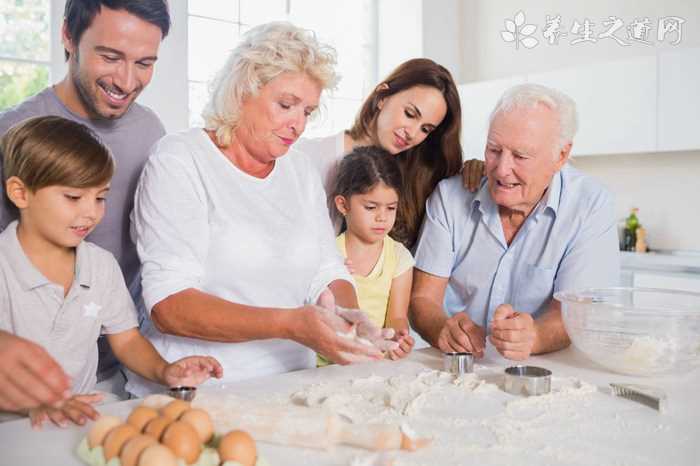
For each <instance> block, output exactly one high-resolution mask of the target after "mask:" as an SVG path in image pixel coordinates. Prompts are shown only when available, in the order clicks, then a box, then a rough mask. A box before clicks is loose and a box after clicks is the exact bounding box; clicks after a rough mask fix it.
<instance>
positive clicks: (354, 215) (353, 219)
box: [335, 182, 399, 244]
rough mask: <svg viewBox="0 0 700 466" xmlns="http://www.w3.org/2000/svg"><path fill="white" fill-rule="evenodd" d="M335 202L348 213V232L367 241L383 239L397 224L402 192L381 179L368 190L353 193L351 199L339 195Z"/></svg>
mask: <svg viewBox="0 0 700 466" xmlns="http://www.w3.org/2000/svg"><path fill="white" fill-rule="evenodd" d="M335 204H336V207H337V208H338V210H339V211H340V213H342V214H343V215H344V216H345V222H346V224H347V227H348V233H349V234H352V235H354V236H356V237H357V238H359V239H360V240H361V241H362V242H364V243H366V244H373V243H376V242H377V241H381V240H383V239H384V237H385V236H386V235H387V234H388V233H389V232H390V231H391V229H392V228H393V227H394V222H396V209H397V208H398V204H399V196H398V194H397V193H396V190H395V189H393V188H390V187H388V186H387V185H385V184H384V183H381V182H380V183H377V184H376V185H375V186H374V187H373V188H372V189H370V190H369V191H368V192H366V193H364V194H353V195H352V196H350V199H346V198H345V197H343V196H336V198H335Z"/></svg>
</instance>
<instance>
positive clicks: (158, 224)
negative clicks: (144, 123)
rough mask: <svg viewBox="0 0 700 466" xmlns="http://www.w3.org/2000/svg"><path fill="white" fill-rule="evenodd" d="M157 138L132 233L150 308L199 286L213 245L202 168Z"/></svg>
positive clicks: (138, 193) (140, 187)
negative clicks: (210, 242)
mask: <svg viewBox="0 0 700 466" xmlns="http://www.w3.org/2000/svg"><path fill="white" fill-rule="evenodd" d="M171 150H187V149H186V148H179V149H177V148H172V147H170V146H168V145H165V144H163V143H162V141H161V142H160V143H159V144H157V145H156V146H155V148H154V153H153V155H152V156H151V157H150V159H149V160H148V162H147V164H146V166H145V168H144V170H143V173H142V175H141V179H140V181H139V185H138V188H137V190H136V195H135V196H136V197H135V201H134V210H133V212H132V228H133V231H132V235H133V236H134V240H135V242H136V249H137V251H138V255H139V259H140V260H141V264H142V271H141V277H142V278H141V279H142V286H143V299H144V303H145V305H146V309H147V311H148V312H149V313H150V312H151V310H152V309H153V306H154V305H156V304H157V303H158V302H160V301H162V300H163V299H165V298H167V297H168V296H171V295H173V294H175V293H178V292H180V291H183V290H186V289H188V288H198V287H199V286H200V284H201V282H202V278H203V276H204V267H203V264H204V260H205V257H206V254H207V250H208V245H209V224H208V221H207V216H208V211H207V205H206V200H205V199H206V197H205V192H204V188H203V186H202V184H201V182H200V180H199V178H197V173H198V170H197V169H196V167H195V166H194V163H190V164H188V160H190V159H188V158H186V157H181V156H178V157H176V156H174V154H173V153H172V152H170V151H171Z"/></svg>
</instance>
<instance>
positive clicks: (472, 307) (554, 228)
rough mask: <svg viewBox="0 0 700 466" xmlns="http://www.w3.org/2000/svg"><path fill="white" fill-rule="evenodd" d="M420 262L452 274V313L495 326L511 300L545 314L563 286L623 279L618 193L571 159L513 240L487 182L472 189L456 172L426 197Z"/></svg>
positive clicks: (524, 308) (520, 307)
mask: <svg viewBox="0 0 700 466" xmlns="http://www.w3.org/2000/svg"><path fill="white" fill-rule="evenodd" d="M416 268H418V269H420V270H422V271H424V272H427V273H429V274H432V275H437V276H440V277H445V278H448V277H449V281H448V285H447V289H446V291H445V300H444V308H445V310H446V311H447V314H448V315H450V316H452V315H454V314H456V313H458V312H461V311H467V313H468V314H469V316H470V317H471V319H472V320H473V321H474V322H475V323H476V324H477V325H481V326H484V327H485V328H488V324H489V323H490V321H491V319H492V318H493V313H494V311H495V310H496V308H497V307H498V306H499V305H501V304H504V303H507V304H511V305H512V306H513V308H514V309H515V310H516V311H518V312H526V313H530V314H532V315H533V317H537V316H538V315H539V314H541V313H542V312H543V311H544V310H545V309H546V308H547V306H548V304H549V302H550V300H551V299H552V295H553V293H555V292H557V291H560V290H579V289H584V288H589V287H607V286H617V285H618V284H619V273H620V259H619V251H618V238H617V226H616V222H615V215H614V207H613V200H612V196H611V195H610V194H609V193H608V191H606V190H605V189H604V188H603V187H602V186H601V185H600V184H599V183H598V182H596V181H595V180H594V179H593V178H591V177H588V176H585V175H584V174H582V173H581V172H580V171H578V170H576V169H575V168H573V167H570V166H569V165H568V164H567V165H565V166H564V168H562V170H560V171H559V172H558V173H556V174H555V175H554V176H553V177H552V181H551V183H550V186H549V188H548V189H547V192H546V193H545V195H544V196H543V197H542V199H541V200H540V202H539V204H538V205H537V206H536V207H535V209H534V210H533V211H532V212H531V213H530V215H529V216H528V217H527V219H526V220H525V223H524V224H523V225H522V227H521V228H520V231H518V233H517V234H516V236H515V238H513V241H512V242H511V244H510V246H509V245H508V244H507V243H506V240H505V235H504V233H503V226H502V224H501V219H500V217H499V215H498V206H497V205H496V204H495V203H494V201H493V199H491V195H490V194H489V191H488V186H487V183H486V181H482V184H481V187H480V189H479V190H478V191H477V192H476V193H471V192H469V191H468V190H466V189H465V188H464V187H463V184H462V176H461V175H456V176H453V177H451V178H448V179H446V180H443V181H441V182H440V183H439V184H438V186H437V188H436V189H435V191H434V192H433V194H432V195H431V196H430V198H429V199H428V201H427V203H426V214H425V220H424V223H423V227H422V229H421V234H420V237H419V240H418V246H417V247H416Z"/></svg>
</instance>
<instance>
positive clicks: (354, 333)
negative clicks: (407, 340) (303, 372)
mask: <svg viewBox="0 0 700 466" xmlns="http://www.w3.org/2000/svg"><path fill="white" fill-rule="evenodd" d="M318 306H319V308H318V312H320V313H321V315H322V316H323V318H324V320H325V322H326V323H327V324H329V325H330V326H331V327H332V328H333V329H334V330H335V333H336V336H337V337H338V338H341V339H344V340H346V342H347V341H351V342H353V343H354V344H359V345H362V346H364V347H365V348H373V349H374V350H378V351H380V353H379V354H380V355H381V352H384V351H392V350H394V349H396V348H397V347H398V343H397V342H395V341H393V340H392V338H393V337H394V330H393V329H391V328H387V329H381V328H379V327H377V326H376V325H374V324H373V323H372V322H371V321H370V319H369V317H368V316H367V314H365V313H364V312H362V311H361V310H359V309H346V308H343V307H340V306H336V304H335V298H334V297H333V293H332V292H331V291H330V290H328V289H326V290H324V291H323V292H322V293H321V295H320V296H319V299H318ZM321 354H323V355H324V356H326V354H324V353H323V352H321ZM351 359H355V358H351ZM331 360H333V361H335V362H340V363H341V364H342V361H337V360H335V359H332V358H331ZM348 362H357V361H354V360H351V361H348Z"/></svg>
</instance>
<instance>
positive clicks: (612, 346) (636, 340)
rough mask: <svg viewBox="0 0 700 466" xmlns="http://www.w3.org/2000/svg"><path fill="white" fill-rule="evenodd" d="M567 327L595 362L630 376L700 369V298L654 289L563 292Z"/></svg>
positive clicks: (557, 296) (560, 298)
mask: <svg viewBox="0 0 700 466" xmlns="http://www.w3.org/2000/svg"><path fill="white" fill-rule="evenodd" d="M554 298H555V299H557V300H558V301H560V302H561V307H562V317H563V320H564V326H565V327H566V331H567V333H568V334H569V338H570V339H571V342H572V344H573V345H574V346H575V347H576V348H577V349H578V350H579V351H581V352H582V353H584V354H585V355H586V356H588V357H589V358H590V359H591V360H593V361H594V362H596V363H597V364H599V365H601V366H604V367H606V368H608V369H610V370H612V371H615V372H619V373H622V374H627V375H637V376H660V375H669V374H684V373H686V372H689V371H691V370H694V369H696V368H697V367H698V366H700V294H699V293H691V292H685V291H677V290H664V289H654V288H596V289H586V290H582V291H562V292H558V293H555V295H554Z"/></svg>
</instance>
